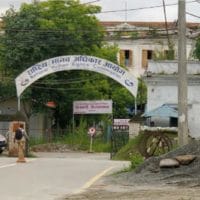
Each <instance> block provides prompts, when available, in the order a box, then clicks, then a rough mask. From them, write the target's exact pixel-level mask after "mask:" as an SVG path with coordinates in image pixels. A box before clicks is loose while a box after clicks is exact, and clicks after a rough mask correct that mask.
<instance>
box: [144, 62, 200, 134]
mask: <svg viewBox="0 0 200 200" xmlns="http://www.w3.org/2000/svg"><path fill="white" fill-rule="evenodd" d="M193 64H194V66H195V67H194V68H192V66H193ZM154 66H155V69H153V65H152V66H151V68H150V69H151V70H152V71H153V72H154V74H152V75H151V76H148V77H144V80H145V82H146V83H147V107H146V108H147V111H150V110H152V109H155V108H157V107H159V106H161V105H163V104H166V103H167V104H178V83H177V79H178V77H177V75H169V74H166V75H163V74H162V75H159V73H158V74H156V73H157V72H160V68H161V67H162V69H165V70H166V71H167V72H169V71H168V69H170V68H171V67H172V66H171V64H170V65H168V67H167V63H166V62H163V65H162V63H161V62H159V63H158V64H155V65H154ZM158 66H159V67H158ZM150 69H149V70H150ZM156 69H157V70H156ZM188 69H189V70H190V69H191V72H190V75H188V124H189V132H190V135H191V136H192V137H194V138H199V137H200V75H191V73H192V72H194V73H195V74H196V72H197V70H199V69H200V62H195V63H192V64H191V63H189V64H188ZM189 70H188V71H189ZM152 71H151V72H152Z"/></svg>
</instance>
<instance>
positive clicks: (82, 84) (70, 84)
mask: <svg viewBox="0 0 200 200" xmlns="http://www.w3.org/2000/svg"><path fill="white" fill-rule="evenodd" d="M99 11H100V7H98V6H93V5H89V4H80V2H79V1H78V0H65V1H54V0H48V1H45V2H35V3H32V4H22V6H21V8H20V10H19V11H15V10H14V9H12V8H11V9H9V10H8V11H7V12H6V14H5V16H4V17H3V25H4V30H5V33H4V34H3V35H1V36H0V44H1V45H0V59H1V71H2V72H4V73H5V74H7V75H9V77H12V78H13V79H14V78H15V77H16V76H17V75H18V74H20V73H21V72H22V71H24V70H25V69H27V68H29V67H30V66H32V65H33V64H35V63H37V62H39V61H42V60H45V59H48V58H51V57H56V56H61V55H75V54H76V55H77V54H84V55H93V56H98V57H101V58H105V59H108V60H110V61H112V62H115V63H117V57H116V54H117V51H118V49H117V47H116V46H109V45H107V44H106V43H104V42H103V38H104V32H103V28H102V26H101V25H100V23H99V21H98V20H97V18H96V17H95V16H94V14H95V13H96V12H99ZM12 84H13V87H14V81H13V82H12ZM0 89H1V88H0ZM120 91H121V92H120ZM127 94H128V95H127ZM111 98H114V101H115V102H116V104H119V105H120V106H117V107H118V108H119V107H121V109H120V111H118V115H121V116H124V115H125V114H124V113H123V112H122V111H124V110H123V109H124V108H122V107H123V106H127V105H128V104H131V102H132V103H134V102H133V99H134V98H133V97H131V96H130V94H129V93H128V91H126V90H125V89H124V88H123V89H122V88H121V86H119V84H118V83H116V82H114V81H113V80H111V79H110V78H107V77H105V76H103V75H100V74H96V73H92V72H85V71H66V72H60V73H56V74H52V75H49V76H47V77H45V78H43V79H40V80H38V81H37V82H35V83H34V84H32V85H31V87H29V88H28V89H26V91H25V92H24V93H23V95H22V100H25V101H24V102H27V101H28V102H29V105H30V104H31V105H32V106H33V107H32V108H33V109H27V110H28V111H27V115H28V116H30V112H32V111H34V112H41V111H45V112H47V107H46V106H45V103H46V102H47V101H52V100H54V101H55V102H56V103H57V105H58V106H57V108H56V111H55V115H56V119H57V123H59V124H60V125H61V126H62V127H63V128H64V127H65V126H66V123H67V122H69V121H70V119H71V117H72V102H73V100H85V99H90V100H94V99H95V100H96V99H111ZM126 99H127V100H126ZM126 101H128V102H129V103H128V104H127V103H126ZM24 105H25V103H24ZM124 112H125V113H126V111H124Z"/></svg>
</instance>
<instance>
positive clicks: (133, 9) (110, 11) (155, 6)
mask: <svg viewBox="0 0 200 200" xmlns="http://www.w3.org/2000/svg"><path fill="white" fill-rule="evenodd" d="M194 2H196V0H192V1H188V2H186V3H194ZM176 5H178V3H171V4H166V5H165V6H176ZM161 7H163V5H154V6H146V7H139V8H130V9H121V10H108V11H101V12H99V13H97V14H104V13H114V12H125V11H137V10H146V9H153V8H161Z"/></svg>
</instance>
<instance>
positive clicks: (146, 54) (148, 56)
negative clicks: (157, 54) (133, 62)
mask: <svg viewBox="0 0 200 200" xmlns="http://www.w3.org/2000/svg"><path fill="white" fill-rule="evenodd" d="M152 59H153V51H152V50H142V67H143V68H144V69H147V67H148V60H152Z"/></svg>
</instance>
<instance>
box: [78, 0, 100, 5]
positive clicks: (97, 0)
mask: <svg viewBox="0 0 200 200" xmlns="http://www.w3.org/2000/svg"><path fill="white" fill-rule="evenodd" d="M99 1H101V0H96V1H89V2H86V3H82V4H81V5H86V4H91V3H96V2H99Z"/></svg>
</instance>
